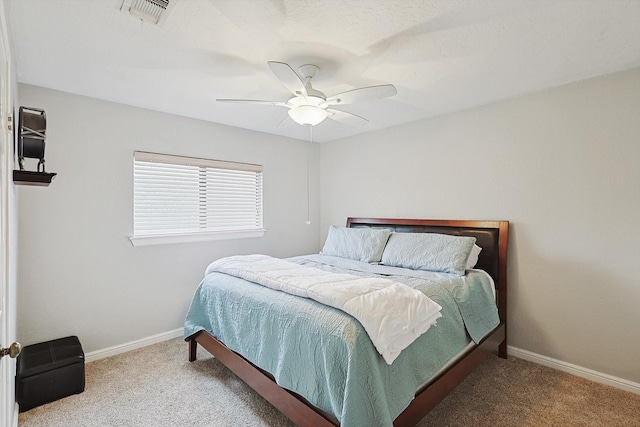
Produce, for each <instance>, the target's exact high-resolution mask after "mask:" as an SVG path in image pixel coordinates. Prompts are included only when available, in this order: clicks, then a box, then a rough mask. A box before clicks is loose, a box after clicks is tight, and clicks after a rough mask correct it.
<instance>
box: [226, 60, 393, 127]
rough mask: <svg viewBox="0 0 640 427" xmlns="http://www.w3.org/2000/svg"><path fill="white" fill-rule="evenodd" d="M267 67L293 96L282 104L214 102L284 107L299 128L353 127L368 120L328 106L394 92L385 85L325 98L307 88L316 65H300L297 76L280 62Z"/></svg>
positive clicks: (235, 100) (271, 102) (371, 98)
mask: <svg viewBox="0 0 640 427" xmlns="http://www.w3.org/2000/svg"><path fill="white" fill-rule="evenodd" d="M268 64H269V68H271V71H273V74H275V75H276V77H277V78H278V79H279V80H280V82H281V83H282V84H283V85H284V87H286V88H287V89H288V90H289V91H290V92H291V93H292V94H293V96H292V97H290V98H289V99H288V100H287V101H286V102H281V101H260V100H254V99H217V101H219V102H236V103H247V104H263V105H272V106H276V107H286V108H288V109H289V117H291V118H292V119H293V121H294V122H296V123H298V124H300V125H310V126H315V125H317V124H319V123H321V122H322V121H323V120H324V119H326V118H327V117H329V118H331V119H334V120H337V121H347V122H350V123H353V124H366V123H368V122H369V121H368V120H367V119H365V118H364V117H360V116H358V115H356V114H353V113H348V112H346V111H342V110H336V109H333V108H331V107H332V106H334V105H346V104H354V103H356V102H363V101H372V100H375V99H380V98H387V97H389V96H393V95H395V94H397V93H398V91H397V90H396V88H395V86H393V85H391V84H386V85H378V86H367V87H361V88H359V89H352V90H348V91H346V92H342V93H339V94H337V95H333V96H329V97H327V96H326V95H325V94H324V93H322V92H320V91H319V90H316V89H314V88H313V87H312V86H311V79H313V78H314V77H315V75H316V73H317V72H318V70H319V69H320V67H318V66H317V65H313V64H305V65H302V66H300V67H299V68H298V70H299V71H300V74H298V73H296V72H295V71H294V70H293V68H291V66H290V65H289V64H286V63H284V62H277V61H269V62H268ZM301 76H302V77H301ZM285 120H286V117H285Z"/></svg>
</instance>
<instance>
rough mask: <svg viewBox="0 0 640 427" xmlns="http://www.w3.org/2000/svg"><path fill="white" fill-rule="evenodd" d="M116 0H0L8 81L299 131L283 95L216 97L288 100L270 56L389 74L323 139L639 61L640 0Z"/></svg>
mask: <svg viewBox="0 0 640 427" xmlns="http://www.w3.org/2000/svg"><path fill="white" fill-rule="evenodd" d="M121 3H122V0H8V5H9V13H10V25H11V30H12V34H13V41H14V48H15V62H16V65H17V76H18V81H20V82H24V83H29V84H33V85H38V86H44V87H48V88H53V89H57V90H61V91H66V92H71V93H76V94H80V95H86V96H91V97H95V98H100V99H105V100H109V101H115V102H120V103H124V104H130V105H134V106H139V107H144V108H149V109H153V110H159V111H164V112H168V113H173V114H178V115H182V116H188V117H194V118H198V119H202V120H208V121H212V122H217V123H224V124H228V125H231V126H238V127H242V128H247V129H253V130H258V131H262V132H268V133H273V134H279V135H285V136H288V137H292V138H298V139H307V138H308V132H307V130H306V129H305V128H304V127H302V126H299V125H296V124H293V123H290V124H289V125H285V126H283V127H278V124H279V123H280V121H281V120H282V119H283V118H284V117H286V109H284V108H281V107H272V106H262V105H246V104H223V103H217V102H216V101H215V99H216V98H248V99H265V100H277V101H286V100H287V99H288V97H289V92H288V91H287V90H286V89H285V88H284V87H283V86H282V85H281V84H280V82H279V81H278V80H277V79H276V78H275V76H274V75H273V74H272V73H271V71H270V70H269V68H268V67H267V61H269V60H276V61H283V62H287V63H289V64H291V65H292V66H293V68H294V69H297V67H298V66H299V65H302V64H304V63H314V64H317V65H319V66H320V71H319V73H318V75H317V76H316V77H315V79H314V80H313V84H314V87H315V88H316V89H319V90H321V91H322V92H324V93H325V94H327V95H333V94H335V93H338V92H342V91H345V90H349V89H353V88H358V87H362V86H368V85H375V84H383V83H392V84H394V85H395V86H396V87H397V88H398V94H397V95H396V96H394V97H392V98H388V99H382V100H378V101H375V102H370V103H363V104H355V105H350V106H344V107H342V109H344V110H346V111H350V112H353V113H356V114H358V115H361V116H364V117H366V118H368V119H369V120H370V123H369V124H367V125H366V126H363V127H350V126H346V125H344V124H342V123H337V122H335V121H332V120H325V121H324V122H323V123H321V124H320V125H318V126H316V127H314V129H313V139H314V141H318V142H322V141H330V140H335V139H338V138H343V137H346V136H350V135H354V134H357V133H361V132H368V131H371V130H375V129H381V128H385V127H389V126H394V125H398V124H401V123H406V122H410V121H414V120H418V119H422V118H427V117H433V116H436V115H440V114H444V113H448V112H452V111H457V110H462V109H466V108H469V107H473V106H476V105H481V104H486V103H489V102H493V101H496V100H500V99H505V98H509V97H513V96H517V95H521V94H524V93H529V92H534V91H538V90H542V89H545V88H548V87H552V86H556V85H560V84H564V83H568V82H571V81H575V80H580V79H584V78H588V77H592V76H596V75H600V74H606V73H610V72H614V71H618V70H623V69H628V68H632V67H638V66H640V24H639V23H640V0H532V1H521V0H475V1H474V0H466V1H455V0H429V1H418V0H395V1H392V0H350V1H345V0H322V1H320V0H178V2H177V3H176V5H175V7H174V9H173V11H172V12H171V14H170V15H169V16H168V18H167V20H166V22H165V23H164V24H163V25H162V26H161V27H158V26H153V25H150V24H147V23H142V22H141V21H139V20H137V19H135V18H133V17H132V16H131V15H129V14H126V13H123V12H121V11H120V10H119V9H120V5H121ZM32 107H37V106H32Z"/></svg>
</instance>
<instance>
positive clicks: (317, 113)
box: [289, 105, 328, 126]
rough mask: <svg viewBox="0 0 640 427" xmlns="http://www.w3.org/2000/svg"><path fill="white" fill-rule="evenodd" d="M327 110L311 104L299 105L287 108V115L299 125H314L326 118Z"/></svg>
mask: <svg viewBox="0 0 640 427" xmlns="http://www.w3.org/2000/svg"><path fill="white" fill-rule="evenodd" d="M327 115H328V113H327V110H325V109H323V108H320V107H316V106H313V105H300V106H298V107H295V108H291V109H290V110H289V116H290V117H291V118H292V119H293V121H294V122H296V123H298V124H299V125H303V126H304V125H311V126H315V125H317V124H320V123H322V121H323V120H324V119H326V118H327Z"/></svg>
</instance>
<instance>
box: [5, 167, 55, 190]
mask: <svg viewBox="0 0 640 427" xmlns="http://www.w3.org/2000/svg"><path fill="white" fill-rule="evenodd" d="M56 175H57V174H55V173H48V172H31V171H21V170H15V169H14V171H13V182H15V183H16V184H18V185H38V186H40V187H48V186H49V184H51V181H53V178H55V176H56Z"/></svg>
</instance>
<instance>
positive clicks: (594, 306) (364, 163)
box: [320, 68, 640, 383]
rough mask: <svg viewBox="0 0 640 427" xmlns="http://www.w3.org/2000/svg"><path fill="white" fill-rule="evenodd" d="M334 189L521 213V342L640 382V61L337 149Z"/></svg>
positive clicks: (365, 196)
mask: <svg viewBox="0 0 640 427" xmlns="http://www.w3.org/2000/svg"><path fill="white" fill-rule="evenodd" d="M320 197H321V201H322V205H321V230H323V231H324V232H325V233H326V229H327V228H328V226H329V225H330V224H344V221H345V218H346V217H347V216H378V217H404V218H450V219H500V220H502V219H505V220H509V221H511V223H512V225H511V233H510V241H509V244H510V250H509V257H510V258H509V264H508V268H509V273H508V277H509V295H508V301H509V310H508V312H509V317H510V319H509V322H510V323H509V333H508V337H509V341H510V342H509V344H510V345H513V346H516V347H518V348H521V349H523V350H528V351H531V352H534V353H538V354H540V355H543V356H546V357H552V358H554V359H557V360H560V361H564V362H567V363H571V364H575V365H578V366H581V367H584V368H587V369H591V370H595V371H597V372H601V373H605V374H609V375H612V376H615V377H618V378H622V379H626V380H629V381H633V382H636V383H638V382H640V369H639V368H638V366H639V365H638V361H639V360H640V339H639V335H638V328H639V327H640V309H638V301H640V275H639V274H638V270H637V265H638V260H640V69H638V68H636V69H632V70H629V71H626V72H621V73H617V74H613V75H608V76H603V77H599V78H595V79H591V80H587V81H583V82H578V83H574V84H570V85H566V86H562V87H558V88H554V89H551V90H548V91H545V92H541V93H536V94H531V95H527V96H522V97H519V98H515V99H511V100H508V101H504V102H500V103H496V104H492V105H489V106H483V107H479V108H475V109H472V110H468V111H464V112H460V113H456V114H451V115H447V116H443V117H439V118H435V119H432V120H426V121H421V122H418V123H413V124H410V125H405V126H400V127H396V128H393V129H387V130H382V131H378V132H374V133H369V134H364V135H360V136H355V137H350V138H347V139H344V140H340V141H335V142H331V143H327V144H323V145H322V147H321V196H320ZM323 238H324V236H323Z"/></svg>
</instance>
